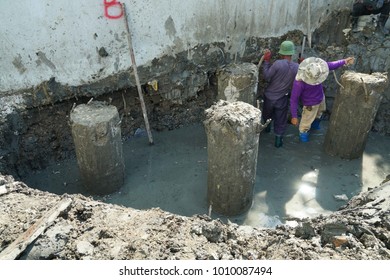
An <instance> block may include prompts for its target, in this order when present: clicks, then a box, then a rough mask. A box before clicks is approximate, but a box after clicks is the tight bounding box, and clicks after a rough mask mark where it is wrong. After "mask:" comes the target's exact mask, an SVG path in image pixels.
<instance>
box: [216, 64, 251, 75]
mask: <svg viewBox="0 0 390 280" xmlns="http://www.w3.org/2000/svg"><path fill="white" fill-rule="evenodd" d="M223 71H225V72H228V73H230V74H232V75H235V76H237V75H238V76H241V75H244V74H248V73H252V74H254V75H255V74H256V73H257V72H258V71H257V66H256V65H255V64H253V63H240V64H236V63H234V64H229V65H227V66H225V67H224V68H223Z"/></svg>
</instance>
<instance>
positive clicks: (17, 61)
mask: <svg viewBox="0 0 390 280" xmlns="http://www.w3.org/2000/svg"><path fill="white" fill-rule="evenodd" d="M12 64H13V65H14V66H15V68H16V69H17V70H18V71H19V73H20V74H23V73H24V72H26V70H27V68H26V67H25V66H24V65H23V62H22V57H21V55H20V54H19V55H18V56H17V57H15V58H14V60H13V61H12Z"/></svg>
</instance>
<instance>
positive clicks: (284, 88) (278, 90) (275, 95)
mask: <svg viewBox="0 0 390 280" xmlns="http://www.w3.org/2000/svg"><path fill="white" fill-rule="evenodd" d="M298 66H299V65H298V63H296V62H293V61H288V60H287V59H278V60H276V61H275V62H274V63H273V64H272V65H271V63H269V62H264V66H263V75H264V78H265V80H266V81H267V82H269V84H268V86H267V88H266V90H265V93H264V94H265V96H266V97H267V98H268V99H270V100H278V99H279V98H281V97H283V96H284V95H286V94H287V93H290V91H291V88H292V83H293V81H294V78H295V76H296V75H297V72H298Z"/></svg>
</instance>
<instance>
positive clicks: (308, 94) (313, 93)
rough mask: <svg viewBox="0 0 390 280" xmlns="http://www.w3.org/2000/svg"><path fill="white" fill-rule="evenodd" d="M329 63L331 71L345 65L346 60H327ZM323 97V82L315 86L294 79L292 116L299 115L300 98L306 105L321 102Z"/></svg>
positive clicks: (291, 101) (291, 103)
mask: <svg viewBox="0 0 390 280" xmlns="http://www.w3.org/2000/svg"><path fill="white" fill-rule="evenodd" d="M327 64H328V67H329V71H331V70H335V69H337V68H339V67H341V66H343V65H345V60H344V59H341V60H337V61H331V62H327ZM322 99H324V89H323V87H322V84H319V85H315V86H313V85H309V84H306V83H305V82H304V81H297V80H294V82H293V87H292V91H291V97H290V111H291V117H293V118H297V117H298V113H297V110H298V103H299V100H301V102H302V105H304V106H314V105H318V104H320V103H321V101H322Z"/></svg>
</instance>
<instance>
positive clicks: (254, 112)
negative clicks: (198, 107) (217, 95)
mask: <svg viewBox="0 0 390 280" xmlns="http://www.w3.org/2000/svg"><path fill="white" fill-rule="evenodd" d="M260 117H261V111H260V110H259V109H257V108H256V107H254V106H252V105H250V104H248V103H246V102H242V101H236V102H232V103H230V102H228V101H225V100H219V101H218V102H217V103H216V104H214V105H213V106H211V107H210V108H209V109H207V110H206V118H207V119H206V121H205V124H207V123H210V122H218V123H225V122H229V123H235V124H238V125H240V126H245V125H246V124H248V123H253V121H255V122H258V123H260Z"/></svg>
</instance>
